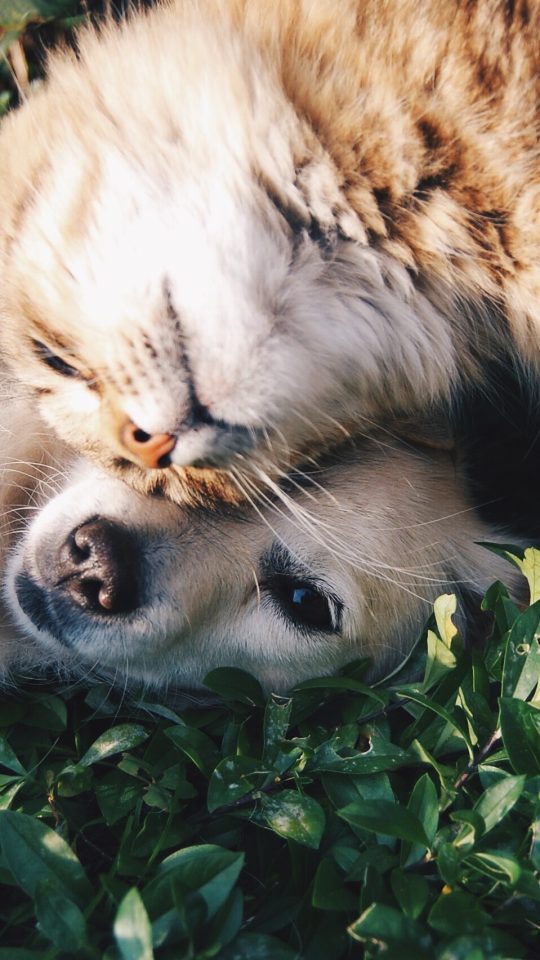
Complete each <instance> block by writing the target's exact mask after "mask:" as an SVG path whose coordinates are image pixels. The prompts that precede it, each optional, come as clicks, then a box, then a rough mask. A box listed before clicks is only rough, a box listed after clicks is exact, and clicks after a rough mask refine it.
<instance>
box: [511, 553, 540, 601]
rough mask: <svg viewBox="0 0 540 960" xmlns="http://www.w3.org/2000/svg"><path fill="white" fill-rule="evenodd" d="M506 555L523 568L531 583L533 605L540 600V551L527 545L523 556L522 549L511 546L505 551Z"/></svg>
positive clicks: (530, 590)
mask: <svg viewBox="0 0 540 960" xmlns="http://www.w3.org/2000/svg"><path fill="white" fill-rule="evenodd" d="M505 555H506V557H507V558H508V559H509V560H510V561H511V562H512V563H513V564H514V565H515V566H516V567H518V569H519V570H521V572H522V574H523V576H524V577H526V578H527V583H528V584H529V593H530V600H529V603H530V605H531V606H532V605H533V604H534V603H536V601H537V600H540V551H538V550H535V549H534V548H533V547H527V548H526V550H525V552H524V554H523V557H522V556H521V551H520V550H518V551H516V550H515V548H512V547H509V548H508V549H507V550H506V552H505Z"/></svg>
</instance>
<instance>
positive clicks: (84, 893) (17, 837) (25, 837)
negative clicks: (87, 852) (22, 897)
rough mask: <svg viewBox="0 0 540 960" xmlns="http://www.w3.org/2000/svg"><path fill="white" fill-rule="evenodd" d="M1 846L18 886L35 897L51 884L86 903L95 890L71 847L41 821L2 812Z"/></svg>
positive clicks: (66, 894) (68, 895) (19, 814)
mask: <svg viewBox="0 0 540 960" xmlns="http://www.w3.org/2000/svg"><path fill="white" fill-rule="evenodd" d="M0 844H1V846H2V853H3V855H4V858H5V861H6V863H7V865H8V867H9V869H10V871H11V873H12V874H13V876H14V878H15V880H16V881H17V883H18V884H19V885H20V886H21V887H22V889H23V890H24V891H25V893H27V894H29V896H31V897H33V896H34V895H35V892H36V888H37V885H38V884H39V883H40V882H47V881H49V882H50V883H51V884H53V885H55V886H56V888H57V889H61V890H62V891H63V892H64V894H65V896H66V897H67V898H68V899H70V900H75V901H77V900H78V901H79V902H84V901H85V899H86V898H87V897H88V896H89V895H91V888H90V885H89V883H88V880H87V878H86V875H85V873H84V870H83V868H82V866H81V864H80V863H79V860H78V859H77V857H76V856H75V854H74V853H73V851H72V849H71V847H69V846H68V844H67V843H66V841H65V840H63V839H62V837H60V836H59V835H58V834H57V833H55V832H54V830H51V828H50V827H47V826H46V825H45V824H44V823H41V821H40V820H36V819H35V818H34V817H30V816H27V815H26V814H24V813H15V812H14V811H12V810H2V811H0Z"/></svg>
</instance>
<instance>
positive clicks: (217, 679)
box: [203, 667, 265, 707]
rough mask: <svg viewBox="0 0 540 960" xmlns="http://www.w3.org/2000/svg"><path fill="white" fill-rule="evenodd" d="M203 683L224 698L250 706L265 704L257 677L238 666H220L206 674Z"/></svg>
mask: <svg viewBox="0 0 540 960" xmlns="http://www.w3.org/2000/svg"><path fill="white" fill-rule="evenodd" d="M203 683H204V685H205V687H208V689H209V690H213V691H214V693H219V695H220V697H223V699H224V700H237V701H238V702H239V703H247V704H248V706H253V707H262V706H264V701H265V696H264V693H263V691H262V687H261V685H260V683H259V681H258V680H256V679H255V677H252V676H251V674H250V673H246V671H245V670H239V669H238V667H219V668H218V669H217V670H210V672H209V673H207V674H206V676H205V678H204V680H203Z"/></svg>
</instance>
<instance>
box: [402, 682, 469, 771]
mask: <svg viewBox="0 0 540 960" xmlns="http://www.w3.org/2000/svg"><path fill="white" fill-rule="evenodd" d="M396 695H397V696H398V697H403V698H405V699H407V700H412V701H413V702H414V703H419V704H420V705H421V706H423V707H425V708H426V710H432V711H433V713H435V714H437V716H438V717H441V718H442V719H443V720H445V721H446V723H447V724H448V725H449V726H450V727H451V728H452V730H454V731H455V732H456V733H458V734H459V735H460V736H461V737H462V739H463V740H464V741H465V743H466V745H467V750H468V752H469V757H470V759H471V760H473V758H474V753H473V747H472V743H471V738H470V737H469V734H468V731H467V730H466V729H465V726H464V725H463V724H462V723H461V722H460V721H459V720H457V718H456V717H453V716H452V714H450V713H449V712H448V710H446V709H445V708H444V707H441V706H440V704H438V703H436V702H435V700H430V699H429V698H428V697H425V696H424V695H423V694H422V693H420V692H419V691H418V690H413V689H412V688H410V687H408V688H406V689H402V690H396Z"/></svg>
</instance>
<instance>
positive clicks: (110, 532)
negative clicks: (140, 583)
mask: <svg viewBox="0 0 540 960" xmlns="http://www.w3.org/2000/svg"><path fill="white" fill-rule="evenodd" d="M56 578H57V586H58V587H60V588H61V589H62V590H63V592H64V593H66V594H67V595H68V597H69V599H70V600H71V602H72V603H74V604H76V605H77V606H79V607H82V608H83V609H84V610H88V611H90V612H91V613H99V614H103V615H105V616H114V615H116V614H121V613H129V612H131V611H132V610H135V609H136V608H137V606H138V588H137V562H136V544H135V538H134V536H133V534H131V533H130V532H129V530H127V529H126V528H125V527H122V526H120V525H119V524H117V523H114V522H113V521H112V520H105V519H104V518H101V517H96V518H93V519H92V520H87V521H86V522H85V523H82V524H81V525H80V526H79V527H76V529H75V530H72V531H71V533H70V534H69V536H68V537H67V539H66V540H65V541H64V543H63V545H62V547H61V548H60V555H59V558H58V568H57V571H56Z"/></svg>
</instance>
